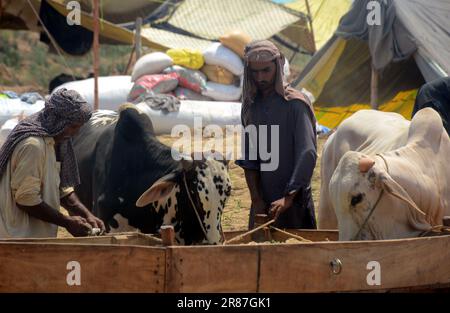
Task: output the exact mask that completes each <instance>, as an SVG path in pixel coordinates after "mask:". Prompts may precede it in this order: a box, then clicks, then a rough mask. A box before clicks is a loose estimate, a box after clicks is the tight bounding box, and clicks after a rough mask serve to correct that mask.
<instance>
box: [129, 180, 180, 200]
mask: <svg viewBox="0 0 450 313" xmlns="http://www.w3.org/2000/svg"><path fill="white" fill-rule="evenodd" d="M175 177H176V174H175V173H170V174H168V175H166V176H164V177H162V178H160V179H158V180H157V181H156V182H155V183H154V184H153V185H152V186H151V187H150V188H149V189H147V190H146V191H145V192H144V193H143V194H142V195H141V196H140V197H139V199H138V200H137V201H136V206H137V207H144V206H146V205H148V204H150V203H152V202H155V201H158V200H159V199H162V198H165V197H167V196H168V195H169V194H170V193H172V191H173V188H174V187H175V186H176V182H175V181H174V179H175Z"/></svg>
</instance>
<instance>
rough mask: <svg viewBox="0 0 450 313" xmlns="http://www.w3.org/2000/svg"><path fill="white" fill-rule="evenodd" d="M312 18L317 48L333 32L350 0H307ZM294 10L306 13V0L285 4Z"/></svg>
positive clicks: (347, 8)
mask: <svg viewBox="0 0 450 313" xmlns="http://www.w3.org/2000/svg"><path fill="white" fill-rule="evenodd" d="M308 1H309V6H310V10H311V16H312V20H313V29H314V39H315V42H316V48H317V50H319V49H320V48H321V47H322V46H323V45H324V44H325V43H326V42H327V41H328V39H330V38H331V36H332V35H333V34H334V31H335V30H336V28H337V27H338V25H339V20H340V19H341V17H342V16H343V15H344V14H345V13H347V11H348V10H349V9H350V6H351V4H352V1H351V0H308ZM285 6H286V7H288V8H290V9H293V10H295V11H299V12H303V13H305V14H306V13H307V12H308V11H307V8H306V0H297V1H294V2H290V3H287V4H285Z"/></svg>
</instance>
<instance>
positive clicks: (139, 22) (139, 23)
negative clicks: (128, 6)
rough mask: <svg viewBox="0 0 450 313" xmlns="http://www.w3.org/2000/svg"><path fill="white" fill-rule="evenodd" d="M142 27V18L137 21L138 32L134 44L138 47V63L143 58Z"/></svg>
mask: <svg viewBox="0 0 450 313" xmlns="http://www.w3.org/2000/svg"><path fill="white" fill-rule="evenodd" d="M141 27H142V18H141V17H138V18H137V19H136V32H135V34H134V43H135V46H136V50H135V51H136V61H137V60H139V58H140V57H141V52H142V51H141V50H142V49H141V46H142V40H141Z"/></svg>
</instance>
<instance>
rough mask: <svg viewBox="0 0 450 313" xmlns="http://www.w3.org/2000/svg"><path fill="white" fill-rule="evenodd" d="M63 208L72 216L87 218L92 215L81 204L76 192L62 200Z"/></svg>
mask: <svg viewBox="0 0 450 313" xmlns="http://www.w3.org/2000/svg"><path fill="white" fill-rule="evenodd" d="M61 206H63V207H64V208H65V209H66V210H67V211H68V212H69V214H70V215H75V216H82V217H85V218H87V217H88V216H89V215H91V214H92V213H91V212H90V211H89V210H88V209H87V208H86V207H85V206H84V205H83V203H81V201H80V199H78V197H77V195H76V193H75V192H71V193H70V194H69V195H67V196H65V197H64V198H62V199H61Z"/></svg>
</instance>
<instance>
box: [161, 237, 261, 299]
mask: <svg viewBox="0 0 450 313" xmlns="http://www.w3.org/2000/svg"><path fill="white" fill-rule="evenodd" d="M258 260H259V252H258V248H257V246H251V245H249V246H203V247H200V246H197V247H176V246H174V247H169V248H167V251H166V291H167V292H256V291H257V290H258V286H257V281H258V279H257V277H258V263H259V261H258Z"/></svg>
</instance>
